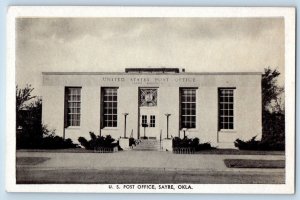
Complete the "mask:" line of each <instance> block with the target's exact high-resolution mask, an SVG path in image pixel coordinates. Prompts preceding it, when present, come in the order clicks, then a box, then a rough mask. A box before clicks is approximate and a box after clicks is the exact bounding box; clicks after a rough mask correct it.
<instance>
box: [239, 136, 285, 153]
mask: <svg viewBox="0 0 300 200" xmlns="http://www.w3.org/2000/svg"><path fill="white" fill-rule="evenodd" d="M234 146H235V147H237V148H239V149H240V150H263V151H283V150H285V144H284V141H278V140H275V139H272V138H268V139H263V140H262V141H258V140H256V136H255V137H252V138H251V139H250V140H248V141H243V140H240V139H237V140H236V141H235V142H234Z"/></svg>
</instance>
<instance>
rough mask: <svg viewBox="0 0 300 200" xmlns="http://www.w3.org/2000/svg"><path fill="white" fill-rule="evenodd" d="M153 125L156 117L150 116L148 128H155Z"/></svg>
mask: <svg viewBox="0 0 300 200" xmlns="http://www.w3.org/2000/svg"><path fill="white" fill-rule="evenodd" d="M155 123H156V117H155V115H150V123H149V127H150V128H155V127H156V126H155Z"/></svg>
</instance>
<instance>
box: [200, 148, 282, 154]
mask: <svg viewBox="0 0 300 200" xmlns="http://www.w3.org/2000/svg"><path fill="white" fill-rule="evenodd" d="M196 154H219V155H285V151H254V150H238V149H211V150H202V151H198V152H196Z"/></svg>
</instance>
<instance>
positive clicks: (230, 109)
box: [219, 88, 234, 130]
mask: <svg viewBox="0 0 300 200" xmlns="http://www.w3.org/2000/svg"><path fill="white" fill-rule="evenodd" d="M219 129H221V130H222V129H224V130H230V129H234V89H233V88H222V89H219Z"/></svg>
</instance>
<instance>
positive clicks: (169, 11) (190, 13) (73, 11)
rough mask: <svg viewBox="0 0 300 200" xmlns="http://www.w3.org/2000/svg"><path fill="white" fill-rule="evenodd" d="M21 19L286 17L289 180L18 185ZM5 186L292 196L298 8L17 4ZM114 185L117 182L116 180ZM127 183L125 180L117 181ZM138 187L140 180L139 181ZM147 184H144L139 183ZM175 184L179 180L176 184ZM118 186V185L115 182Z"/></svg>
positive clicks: (10, 17)
mask: <svg viewBox="0 0 300 200" xmlns="http://www.w3.org/2000/svg"><path fill="white" fill-rule="evenodd" d="M18 17H284V19H285V94H286V99H285V109H286V152H285V153H286V183H285V184H189V185H191V187H192V188H193V189H192V190H179V189H176V190H147V189H134V190H129V189H109V185H108V184H31V185H26V184H16V170H15V169H16V168H15V167H16V160H15V157H16V152H15V149H16V148H15V147H16V137H15V135H16V134H15V129H14V128H13V127H15V118H16V113H15V20H16V18H18ZM6 79H7V81H6V109H7V111H6V130H7V132H6V145H7V146H6V190H7V191H8V192H81V193H88V192H91V193H99V192H102V193H234V194H246V193H247V194H250V193H252V194H253V193H256V194H291V193H294V184H295V183H294V182H295V8H291V7H290V8H288V7H280V8H279V7H277V8H276V7H247V8H246V7H214V8H213V7H117V6H111V7H110V6H106V7H91V6H87V7H86V6H85V7H80V6H78V7H74V6H68V7H59V6H51V7H47V6H16V7H10V8H9V9H8V14H7V74H6ZM111 185H112V184H111ZM118 185H119V186H120V187H122V184H118ZM136 185H137V184H136ZM139 185H143V184H139ZM173 185H174V187H175V188H177V187H178V185H180V184H173ZM114 186H116V185H114Z"/></svg>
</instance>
